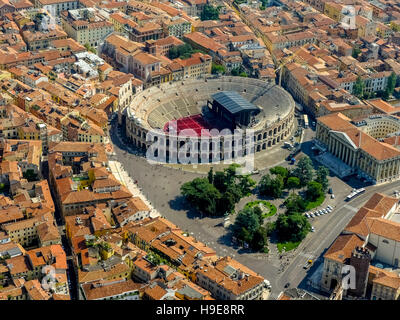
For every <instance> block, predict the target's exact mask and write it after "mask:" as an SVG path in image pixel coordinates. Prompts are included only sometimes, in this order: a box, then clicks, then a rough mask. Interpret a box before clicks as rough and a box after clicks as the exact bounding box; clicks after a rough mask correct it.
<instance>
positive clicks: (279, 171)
mask: <svg viewBox="0 0 400 320" xmlns="http://www.w3.org/2000/svg"><path fill="white" fill-rule="evenodd" d="M269 172H270V173H271V174H274V175H280V176H281V177H282V178H283V179H286V178H287V176H288V175H289V170H288V169H286V168H284V167H281V166H276V167H273V168H271V169H269Z"/></svg>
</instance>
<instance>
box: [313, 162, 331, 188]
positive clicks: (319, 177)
mask: <svg viewBox="0 0 400 320" xmlns="http://www.w3.org/2000/svg"><path fill="white" fill-rule="evenodd" d="M328 175H329V169H328V168H327V167H325V166H319V167H318V169H317V171H316V178H315V181H317V182H319V183H320V184H321V186H322V190H323V191H324V192H325V191H326V190H328V187H329V181H328Z"/></svg>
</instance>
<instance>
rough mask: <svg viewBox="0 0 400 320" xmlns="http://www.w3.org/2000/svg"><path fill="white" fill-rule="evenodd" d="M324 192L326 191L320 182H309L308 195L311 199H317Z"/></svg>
mask: <svg viewBox="0 0 400 320" xmlns="http://www.w3.org/2000/svg"><path fill="white" fill-rule="evenodd" d="M323 194H324V191H323V190H322V185H321V184H320V183H319V182H316V181H311V182H309V183H308V185H307V191H306V195H307V199H308V200H309V201H315V200H317V199H318V198H319V197H320V196H321V195H323Z"/></svg>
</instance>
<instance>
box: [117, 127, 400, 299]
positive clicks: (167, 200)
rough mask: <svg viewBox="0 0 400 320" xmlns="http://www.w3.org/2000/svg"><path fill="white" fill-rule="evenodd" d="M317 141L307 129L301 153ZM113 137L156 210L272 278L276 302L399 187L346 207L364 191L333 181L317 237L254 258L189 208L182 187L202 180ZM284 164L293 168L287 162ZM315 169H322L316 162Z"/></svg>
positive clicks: (218, 221) (218, 224) (216, 222)
mask: <svg viewBox="0 0 400 320" xmlns="http://www.w3.org/2000/svg"><path fill="white" fill-rule="evenodd" d="M313 137H314V132H313V130H311V129H308V130H305V132H304V136H303V144H302V151H303V152H304V153H305V154H308V155H310V154H311V152H312V150H311V146H312V143H311V141H310V140H312V139H313ZM111 138H112V141H113V143H114V151H115V153H116V155H115V159H117V160H118V161H119V162H121V164H122V165H123V167H124V169H125V170H126V171H127V172H128V173H129V174H130V176H131V177H132V179H133V180H134V181H137V184H138V186H139V187H140V189H141V192H142V193H143V194H144V196H145V197H146V198H147V199H148V200H149V201H150V202H151V203H152V205H153V206H154V208H155V209H156V210H158V211H159V212H160V214H161V215H162V216H165V217H166V218H167V219H169V220H170V221H172V222H173V223H174V224H176V225H178V226H179V227H180V228H181V229H182V230H185V231H187V232H189V233H190V234H191V235H193V236H194V237H196V238H197V239H198V240H199V241H202V242H203V243H205V244H207V245H208V246H210V247H211V248H213V249H215V250H216V252H217V254H219V255H221V256H223V255H230V256H232V257H234V258H235V259H237V260H238V261H239V262H241V263H243V264H245V265H246V266H248V267H250V268H252V269H253V270H255V271H256V272H258V273H260V274H261V275H262V276H264V277H265V278H266V279H268V280H269V281H270V282H271V285H272V292H271V296H270V299H275V298H276V297H277V296H278V295H279V293H280V292H282V291H283V290H284V285H285V284H286V283H288V282H289V283H290V287H297V286H300V287H301V288H305V289H306V288H307V286H306V281H305V280H304V278H305V277H306V276H308V273H307V272H309V271H310V270H305V269H303V266H304V264H305V262H306V261H307V260H308V259H313V260H315V261H316V265H317V264H318V263H321V262H322V259H318V258H321V257H322V255H323V253H324V252H325V251H326V250H327V249H328V248H329V246H330V245H331V244H332V243H333V241H334V240H335V238H336V237H337V236H338V235H339V234H340V232H341V231H342V230H343V228H344V227H345V226H346V224H347V223H348V222H349V221H350V220H351V218H352V217H353V215H354V214H355V213H356V212H357V210H358V209H359V208H360V207H361V206H362V205H363V204H364V203H365V202H366V201H367V200H368V199H369V198H370V197H371V195H372V194H373V193H374V192H383V193H387V194H392V193H393V192H392V191H393V190H394V189H396V188H400V181H399V182H395V183H392V184H385V185H381V186H369V187H366V189H367V191H366V192H365V193H364V194H362V195H360V196H359V197H357V198H356V199H354V200H352V201H351V202H349V203H347V202H344V199H345V197H346V196H347V195H348V194H349V193H350V192H351V190H352V189H353V188H354V187H359V185H356V184H357V182H358V183H359V181H356V180H350V181H349V182H344V181H342V180H340V179H338V178H337V177H331V178H330V185H331V187H332V189H333V191H334V193H335V195H336V198H335V199H330V198H329V197H328V196H327V199H326V201H325V202H324V204H323V205H322V206H321V207H326V206H327V205H328V204H330V205H332V206H333V207H334V211H333V212H331V213H329V214H327V215H324V216H321V217H318V218H315V219H311V221H310V222H311V224H312V225H313V226H314V227H315V229H316V232H314V233H309V234H308V235H307V237H306V239H305V240H303V242H302V243H301V244H300V246H299V247H298V248H297V249H296V250H294V251H290V252H287V253H282V254H279V253H278V252H277V251H276V250H271V252H270V253H269V254H258V253H250V252H247V251H245V250H244V249H242V248H235V247H233V246H232V245H231V238H230V236H229V234H228V233H227V231H226V229H225V228H224V227H223V226H222V225H223V218H210V217H201V216H200V215H199V214H198V213H197V212H195V211H194V210H191V209H190V208H188V206H187V204H186V203H185V201H184V199H183V198H182V197H181V196H180V186H181V185H182V184H183V183H185V182H187V181H190V180H192V179H194V178H196V177H201V176H202V175H200V174H197V173H193V172H186V171H182V170H176V169H172V168H169V167H165V166H162V165H152V164H150V163H148V162H147V161H146V159H145V158H143V157H139V156H136V155H134V154H132V153H130V152H127V151H126V147H125V146H124V144H123V143H122V142H121V141H120V138H119V137H118V135H117V134H116V129H115V128H114V129H113V130H111ZM281 162H282V161H281ZM282 163H285V162H282ZM284 165H285V166H288V164H287V162H286V163H285V164H284ZM315 165H319V164H318V163H316V164H315ZM203 176H204V175H203ZM261 176H262V172H261V174H259V175H255V176H253V178H254V179H255V180H259V179H260V178H261ZM280 256H281V258H280ZM315 268H316V266H313V267H312V268H311V270H314V269H315ZM282 269H283V272H282ZM303 280H304V281H303Z"/></svg>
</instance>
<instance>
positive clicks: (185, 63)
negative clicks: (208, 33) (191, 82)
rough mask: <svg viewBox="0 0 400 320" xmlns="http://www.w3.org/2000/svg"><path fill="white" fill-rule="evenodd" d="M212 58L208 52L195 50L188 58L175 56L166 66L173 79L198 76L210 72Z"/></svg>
mask: <svg viewBox="0 0 400 320" xmlns="http://www.w3.org/2000/svg"><path fill="white" fill-rule="evenodd" d="M211 65H212V58H211V56H209V55H208V54H203V53H201V52H197V53H194V54H192V56H191V57H190V58H188V59H180V58H176V59H174V60H173V62H172V63H171V64H170V66H168V68H170V69H171V71H172V74H173V80H174V81H176V80H183V79H188V78H199V77H201V76H204V75H206V74H211Z"/></svg>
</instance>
